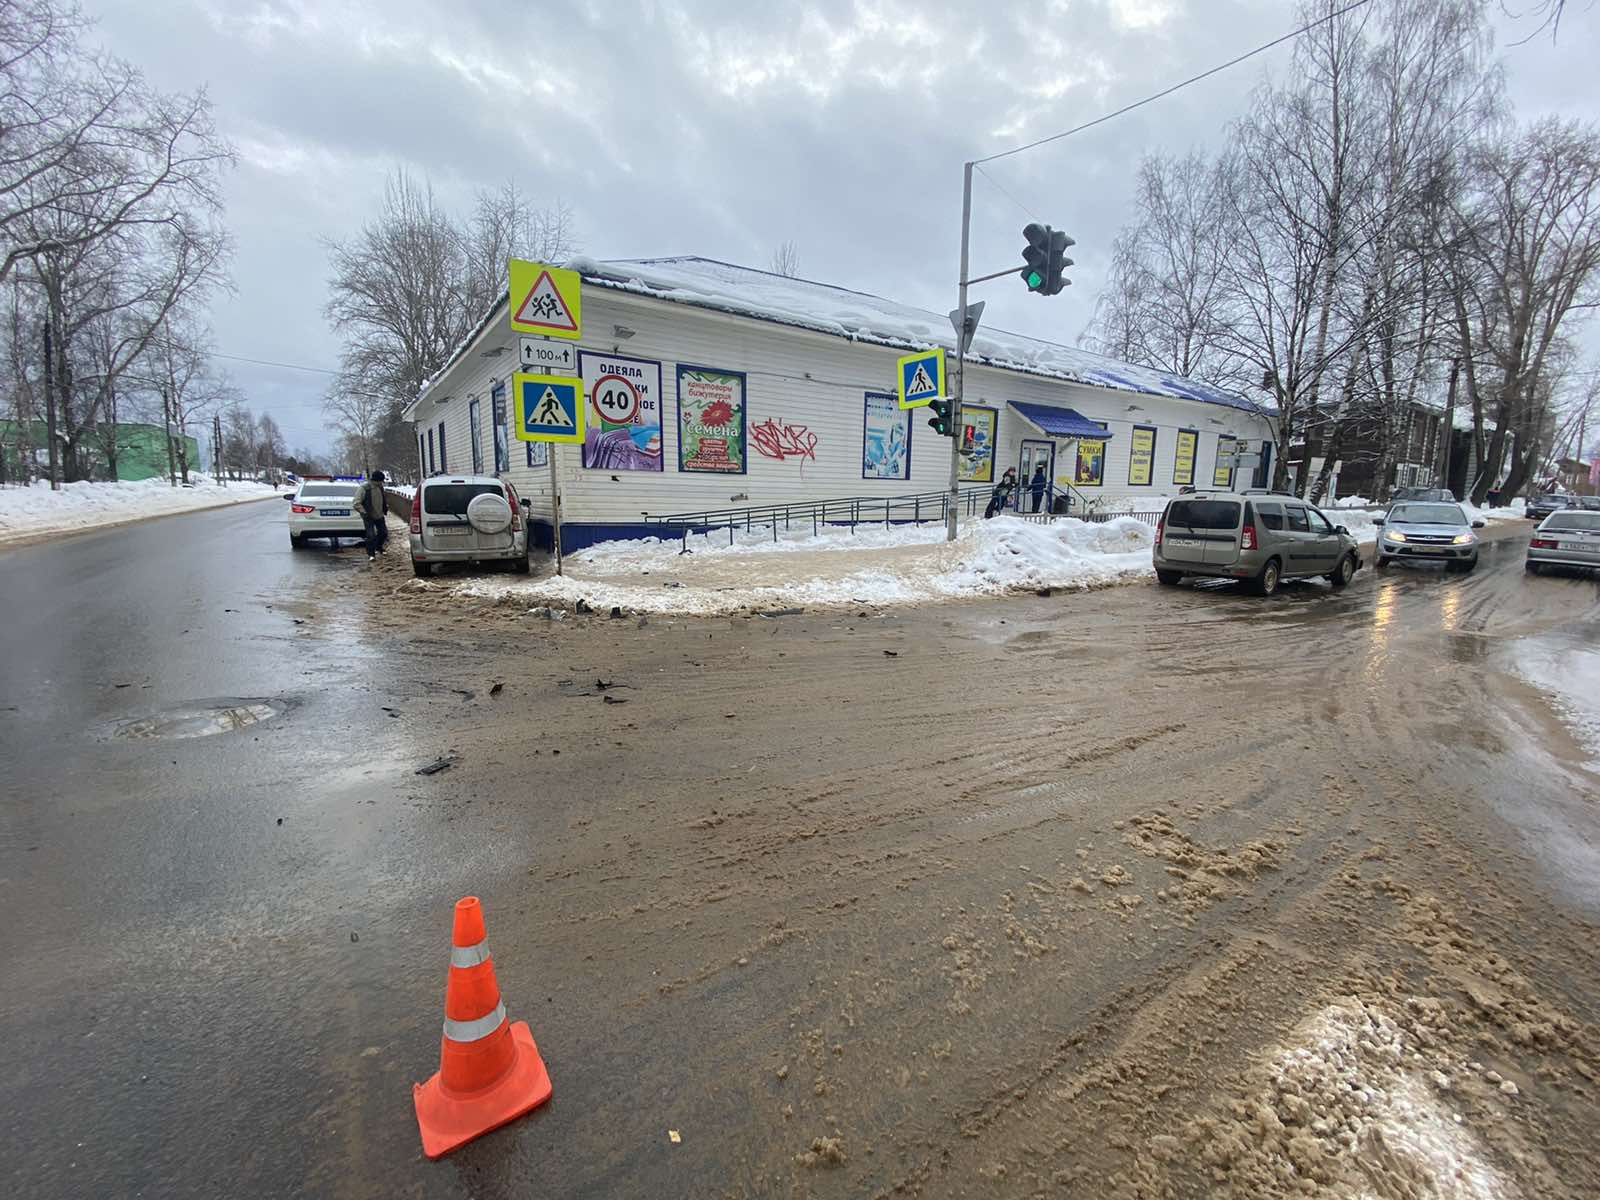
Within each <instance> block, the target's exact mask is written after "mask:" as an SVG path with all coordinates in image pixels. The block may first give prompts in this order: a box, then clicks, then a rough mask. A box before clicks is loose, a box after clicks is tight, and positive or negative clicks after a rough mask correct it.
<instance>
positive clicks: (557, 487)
mask: <svg viewBox="0 0 1600 1200" xmlns="http://www.w3.org/2000/svg"><path fill="white" fill-rule="evenodd" d="M550 543H551V545H552V546H553V547H554V548H555V552H556V574H557V575H559V574H561V473H560V472H559V471H557V470H556V447H554V446H551V447H550Z"/></svg>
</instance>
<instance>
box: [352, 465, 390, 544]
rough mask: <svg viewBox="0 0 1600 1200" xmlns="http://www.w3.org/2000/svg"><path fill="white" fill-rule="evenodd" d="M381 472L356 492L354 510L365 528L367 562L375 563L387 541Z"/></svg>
mask: <svg viewBox="0 0 1600 1200" xmlns="http://www.w3.org/2000/svg"><path fill="white" fill-rule="evenodd" d="M383 478H384V476H383V472H382V471H374V472H373V473H372V476H371V477H370V478H369V479H368V480H367V481H366V482H365V483H363V484H362V485H361V488H360V490H359V491H357V492H356V500H355V508H356V511H357V512H358V513H360V514H361V520H362V521H363V523H364V524H365V525H366V528H367V561H368V562H376V561H377V559H378V555H379V554H381V553H382V552H383V548H384V546H385V544H387V542H388V541H389V521H388V519H387V518H386V517H385V516H384V512H385V511H386V507H385V504H384V500H383Z"/></svg>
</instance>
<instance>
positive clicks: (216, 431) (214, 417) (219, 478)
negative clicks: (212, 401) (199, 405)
mask: <svg viewBox="0 0 1600 1200" xmlns="http://www.w3.org/2000/svg"><path fill="white" fill-rule="evenodd" d="M211 474H212V476H213V477H214V478H215V480H216V482H217V483H219V484H220V485H222V486H223V487H227V486H228V481H227V479H226V478H225V477H224V476H223V474H222V414H221V413H212V414H211Z"/></svg>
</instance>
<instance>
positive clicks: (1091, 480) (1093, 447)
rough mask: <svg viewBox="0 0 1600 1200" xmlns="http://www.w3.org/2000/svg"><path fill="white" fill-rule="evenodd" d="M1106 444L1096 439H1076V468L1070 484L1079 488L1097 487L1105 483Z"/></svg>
mask: <svg viewBox="0 0 1600 1200" xmlns="http://www.w3.org/2000/svg"><path fill="white" fill-rule="evenodd" d="M1105 471H1106V444H1105V443H1104V442H1102V441H1099V440H1098V439H1093V438H1079V439H1078V468H1077V470H1076V471H1075V472H1074V474H1073V480H1072V482H1073V483H1075V484H1077V485H1078V486H1079V487H1099V486H1100V485H1101V484H1102V483H1104V482H1105Z"/></svg>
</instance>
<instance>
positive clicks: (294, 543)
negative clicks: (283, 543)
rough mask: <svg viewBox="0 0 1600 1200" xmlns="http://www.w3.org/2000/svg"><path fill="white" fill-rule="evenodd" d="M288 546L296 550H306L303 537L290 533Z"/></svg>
mask: <svg viewBox="0 0 1600 1200" xmlns="http://www.w3.org/2000/svg"><path fill="white" fill-rule="evenodd" d="M289 545H290V546H291V547H293V548H294V549H296V550H304V549H305V548H306V539H305V536H304V535H303V534H299V533H291V534H290V535H289Z"/></svg>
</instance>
